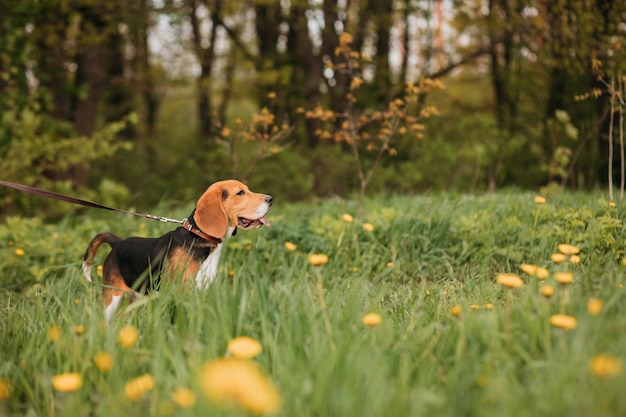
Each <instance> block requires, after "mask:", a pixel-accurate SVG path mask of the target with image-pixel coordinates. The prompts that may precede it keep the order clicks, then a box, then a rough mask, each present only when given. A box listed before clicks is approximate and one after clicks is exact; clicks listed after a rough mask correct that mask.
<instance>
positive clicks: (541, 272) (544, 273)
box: [535, 266, 550, 280]
mask: <svg viewBox="0 0 626 417" xmlns="http://www.w3.org/2000/svg"><path fill="white" fill-rule="evenodd" d="M535 276H536V277H537V279H541V280H544V279H546V278H548V277H549V276H550V271H548V270H547V269H546V268H544V267H542V266H540V267H537V271H536V272H535Z"/></svg>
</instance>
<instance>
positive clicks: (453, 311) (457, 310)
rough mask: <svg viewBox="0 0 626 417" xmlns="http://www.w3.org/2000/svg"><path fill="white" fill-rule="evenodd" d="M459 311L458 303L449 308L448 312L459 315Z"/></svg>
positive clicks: (455, 315) (460, 309)
mask: <svg viewBox="0 0 626 417" xmlns="http://www.w3.org/2000/svg"><path fill="white" fill-rule="evenodd" d="M461 311H462V308H461V306H460V305H455V306H454V307H452V308H451V309H450V310H449V312H450V314H452V315H453V316H454V317H459V316H460V315H461Z"/></svg>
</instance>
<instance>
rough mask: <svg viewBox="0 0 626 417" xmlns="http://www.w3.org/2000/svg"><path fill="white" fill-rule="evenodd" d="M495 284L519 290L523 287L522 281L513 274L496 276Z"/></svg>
mask: <svg viewBox="0 0 626 417" xmlns="http://www.w3.org/2000/svg"><path fill="white" fill-rule="evenodd" d="M496 282H497V283H498V284H500V285H502V286H504V287H506V288H520V287H523V286H524V280H522V279H521V278H520V277H519V276H518V275H515V274H506V273H505V274H498V275H497V276H496Z"/></svg>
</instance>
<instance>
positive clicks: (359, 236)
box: [0, 192, 626, 417]
mask: <svg viewBox="0 0 626 417" xmlns="http://www.w3.org/2000/svg"><path fill="white" fill-rule="evenodd" d="M190 210H191V207H183V208H177V209H172V208H165V207H161V208H157V209H155V212H157V213H156V214H161V215H166V216H168V217H184V215H186V214H187V213H188V212H189V211H190ZM164 211H165V212H164ZM356 212H357V207H356V206H355V205H354V203H353V202H350V201H344V200H340V199H331V200H325V201H318V202H312V203H308V204H289V205H282V204H280V202H277V204H276V205H275V207H274V208H273V209H272V213H271V214H272V217H271V218H270V220H271V221H272V227H271V228H270V229H263V230H257V231H249V232H246V231H242V232H240V233H239V234H238V235H237V236H236V237H234V238H233V239H232V240H230V241H229V242H228V248H227V250H226V251H225V253H224V254H223V257H222V267H223V268H222V270H221V272H220V280H219V282H218V283H216V284H215V285H213V286H212V287H211V288H210V289H209V290H208V291H206V292H199V291H197V290H195V289H194V288H191V287H187V286H181V285H177V284H174V283H171V284H168V285H164V288H162V290H161V291H160V292H159V293H158V294H154V295H151V296H150V297H147V298H142V299H140V300H138V301H137V302H136V303H134V304H132V305H131V306H130V307H128V308H127V309H126V310H125V313H124V314H123V315H120V316H118V317H117V318H115V319H114V320H113V321H112V323H110V324H109V325H108V326H107V325H105V324H104V323H103V315H102V307H101V304H100V287H99V283H94V284H90V283H88V282H87V281H86V280H85V279H84V277H82V275H81V274H80V271H79V262H80V258H81V256H82V252H83V250H84V248H85V245H86V244H87V243H88V241H89V240H90V239H91V237H92V235H94V234H95V233H97V232H100V231H103V230H111V231H113V232H115V233H117V234H119V235H124V236H127V235H157V234H159V233H162V232H163V231H165V230H167V229H168V228H171V227H172V226H171V225H164V224H161V223H158V222H152V223H150V222H147V223H146V221H144V220H137V219H136V218H129V217H126V216H121V215H117V214H109V213H101V212H97V211H88V212H86V213H85V214H83V215H82V216H81V217H80V218H68V219H67V220H65V221H63V222H60V223H58V224H53V225H52V224H42V223H40V222H39V221H37V220H33V219H15V218H14V219H8V220H7V222H6V223H5V224H3V225H0V272H1V276H0V282H1V283H2V287H3V288H4V290H2V291H1V292H0V335H1V337H0V398H2V399H0V416H2V415H11V416H35V415H41V416H46V415H54V416H83V415H85V416H86V415H92V416H118V417H121V416H137V415H155V416H168V415H181V416H185V415H188V416H195V415H220V416H228V415H233V416H237V415H248V414H251V413H252V414H254V413H255V412H261V411H262V410H270V411H272V410H274V411H275V410H276V409H277V408H278V407H279V411H277V412H276V414H277V415H284V416H429V417H431V416H533V417H537V416H555V415H569V416H619V415H626V395H624V387H625V386H626V372H623V371H622V369H621V367H622V360H623V359H624V358H626V314H625V310H626V308H625V301H626V293H625V290H624V288H623V284H624V268H625V267H624V266H623V265H622V259H623V258H624V257H625V253H624V250H625V249H626V241H625V239H624V236H625V234H624V228H625V226H624V220H625V217H626V210H624V207H623V206H621V205H620V204H617V205H616V206H612V205H610V204H609V201H608V200H607V199H606V197H603V195H602V194H599V193H598V194H563V195H558V196H554V197H549V198H547V202H546V203H545V204H537V203H536V202H535V201H534V195H533V194H529V193H521V192H508V193H499V194H493V195H484V196H458V195H452V194H436V195H435V194H432V195H424V196H416V197H407V196H404V197H382V196H381V197H379V198H375V199H371V200H369V201H368V202H367V207H366V218H365V219H364V222H367V223H369V225H371V227H369V226H366V227H364V224H363V223H362V222H361V221H359V220H358V219H356V216H355V213H356ZM345 213H348V214H351V215H352V216H354V219H353V220H352V221H351V222H348V221H346V220H349V219H347V218H346V219H344V218H343V217H344V216H343V215H344V214H345ZM367 229H369V230H367ZM287 242H291V244H293V246H296V248H295V250H290V249H294V248H293V246H290V245H287V246H288V247H286V246H285V243H287ZM565 243H566V244H571V245H575V246H576V247H578V248H579V249H580V253H579V254H577V255H576V256H578V257H579V258H578V259H577V258H576V256H575V257H574V258H571V256H570V255H567V256H566V257H565V258H566V260H565V261H564V262H560V263H556V262H555V261H553V260H552V255H553V254H554V253H557V252H559V248H558V245H559V244H565ZM105 253H106V251H105V250H101V253H100V254H99V255H100V258H99V259H100V261H101V260H102V258H103V256H104V254H105ZM313 253H315V254H324V255H326V256H327V257H328V262H327V263H326V264H324V265H322V266H319V267H315V266H313V265H311V264H310V263H309V255H310V254H313ZM523 263H528V264H534V265H538V266H540V267H545V268H546V269H547V270H548V271H549V276H548V277H547V278H545V280H544V281H540V280H539V279H538V278H537V277H535V276H529V275H528V274H527V273H524V272H522V271H521V270H520V265H521V264H523ZM557 272H571V273H573V276H574V280H573V282H572V283H571V284H560V283H558V282H556V276H557V274H556V273H557ZM94 273H95V270H94ZM501 273H514V274H517V275H519V276H520V277H521V278H522V279H523V283H524V285H523V286H521V287H519V288H511V289H509V288H506V287H505V286H503V285H501V284H500V283H498V282H497V281H496V276H497V275H498V274H501ZM561 276H563V275H561ZM33 281H36V282H35V283H33ZM27 284H29V285H28V286H27ZM547 286H550V287H552V288H553V289H554V294H553V295H552V296H551V297H546V296H544V295H542V291H543V292H545V291H546V290H545V288H546V287H547ZM17 287H22V288H23V290H22V291H15V289H16V288H17ZM10 289H12V290H10ZM590 300H592V302H591V303H590ZM366 313H376V314H377V315H378V316H379V317H380V318H381V321H380V323H379V324H378V325H371V326H368V325H365V324H363V323H362V317H363V316H364V315H365V314H366ZM557 314H562V315H566V316H569V317H573V318H574V319H575V320H576V323H575V327H573V328H570V329H567V328H561V327H558V324H559V323H555V324H556V325H555V324H552V323H551V318H552V317H553V316H554V315H557ZM374 317H375V318H376V317H377V316H374ZM571 324H572V323H570V322H565V323H563V324H561V325H562V326H565V327H571ZM129 326H130V327H129ZM129 328H130V329H135V330H136V331H137V336H138V338H137V340H136V341H135V340H134V335H133V334H132V331H131V332H130V333H131V334H130V336H129V335H128V333H127V332H128V331H129V330H128V329H129ZM123 329H124V330H123ZM120 333H121V336H120ZM237 336H249V337H251V338H254V339H256V340H257V341H258V342H260V344H261V345H262V348H263V350H262V352H261V353H260V354H259V355H258V356H256V357H255V358H254V359H250V360H248V361H247V362H244V361H243V360H241V361H238V360H234V359H232V357H233V354H232V352H231V354H229V359H224V356H225V354H226V351H227V349H226V347H227V344H228V342H229V341H230V340H231V339H233V338H235V337H237ZM103 357H104V358H105V359H106V360H103V359H102V358H103ZM94 358H97V359H95V360H94ZM107 360H108V361H111V362H110V363H107ZM250 361H251V362H252V364H253V365H249V362H250ZM244 363H245V366H244ZM239 365H242V366H244V368H241V369H240V368H237V366H239ZM220 366H221V367H220ZM229 366H231V367H232V368H229ZM108 368H110V369H108ZM218 368H219V369H218ZM229 369H232V370H233V371H232V372H229V371H228V370H229ZM242 369H252V370H253V373H254V375H255V376H254V378H253V380H254V382H250V380H249V379H246V376H245V375H243V374H245V371H244V370H242ZM211 370H218V371H219V370H221V371H224V372H225V373H223V374H220V373H219V372H218V373H217V374H216V375H217V376H215V375H214V374H211V375H209V373H210V371H211ZM64 373H71V374H70V376H69V377H68V376H67V375H66V377H67V378H68V379H67V380H65V381H61V382H59V380H58V379H57V380H55V383H54V384H53V378H54V377H55V376H58V375H61V374H64ZM239 376H241V377H242V378H243V379H242V380H239V379H237V378H238V377H239ZM139 377H141V378H140V379H137V378H139ZM72 378H74V379H72ZM77 381H78V382H77ZM228 384H234V385H235V386H234V387H233V386H227V385H228ZM59 389H60V390H59ZM63 390H67V391H69V392H63ZM274 390H275V391H274ZM267 392H270V394H267ZM276 392H278V395H279V396H280V398H281V401H280V405H277V404H278V403H277V402H276V401H275V400H276V398H275V397H271V398H270V399H269V400H268V399H267V397H264V395H270V396H271V395H274V394H275V393H276ZM272 393H274V394H272ZM252 397H254V398H252ZM255 401H256V402H255ZM268 402H269V404H270V406H268V407H269V408H268V407H266V408H264V404H268ZM250 404H256V406H254V405H252V406H251V405H250ZM242 407H243V408H242ZM255 407H256V408H255ZM246 409H248V410H252V411H246Z"/></svg>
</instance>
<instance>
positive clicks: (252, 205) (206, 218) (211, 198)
mask: <svg viewBox="0 0 626 417" xmlns="http://www.w3.org/2000/svg"><path fill="white" fill-rule="evenodd" d="M271 206H272V196H270V195H266V194H258V193H253V192H252V191H250V190H249V189H248V187H247V186H246V185H245V184H243V183H241V182H239V181H236V180H226V181H220V182H216V183H214V184H212V185H211V186H210V187H209V188H207V190H206V191H205V192H204V194H202V196H201V197H200V199H199V200H198V204H197V205H196V212H195V214H194V220H195V222H196V224H197V225H198V227H199V228H200V229H201V230H202V231H203V232H205V233H207V234H209V235H211V236H214V237H217V238H223V237H224V236H225V235H226V232H227V230H228V226H232V227H239V228H241V229H256V228H259V227H261V226H266V227H269V226H270V224H269V222H268V221H267V219H266V218H265V215H266V214H267V212H268V211H269V209H270V207H271Z"/></svg>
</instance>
